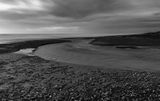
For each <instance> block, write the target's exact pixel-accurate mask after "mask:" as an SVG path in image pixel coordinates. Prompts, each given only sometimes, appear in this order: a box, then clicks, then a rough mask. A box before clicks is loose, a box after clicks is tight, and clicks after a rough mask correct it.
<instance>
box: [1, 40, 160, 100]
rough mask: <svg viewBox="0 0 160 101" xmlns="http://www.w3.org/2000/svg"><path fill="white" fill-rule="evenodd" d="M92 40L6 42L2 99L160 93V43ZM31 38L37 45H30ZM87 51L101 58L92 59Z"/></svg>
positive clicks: (127, 97) (123, 97) (107, 97)
mask: <svg viewBox="0 0 160 101" xmlns="http://www.w3.org/2000/svg"><path fill="white" fill-rule="evenodd" d="M91 41H93V39H92V38H89V39H88V38H87V39H84V38H79V39H73V38H71V39H69V38H67V39H65V40H64V39H63V40H60V41H59V39H58V41H55V40H52V41H51V40H49V41H48V40H45V41H41V40H38V42H37V41H36V40H34V41H29V42H27V41H25V42H20V43H12V44H2V45H1V48H5V50H7V49H8V48H7V47H9V51H7V52H6V53H4V51H2V53H1V55H0V67H1V68H0V99H1V100H2V101H8V100H12V101H17V100H19V101H62V100H63V101H97V100H100V101H144V100H151V101H157V99H159V93H160V86H159V83H160V82H159V81H160V76H159V75H160V72H159V68H158V66H159V49H158V48H148V47H147V48H144V47H143V48H141V49H132V48H128V47H127V48H122V49H121V48H116V47H115V46H106V47H104V46H103V47H102V46H97V45H92V44H90V42H91ZM31 42H32V43H34V46H33V45H29V43H31ZM57 42H58V43H57ZM24 44H25V45H24ZM11 46H12V47H11ZM23 46H24V47H23ZM12 49H13V50H12ZM42 50H43V51H42ZM47 50H48V51H47ZM40 52H41V54H40ZM43 52H45V54H44V53H43ZM46 53H47V54H46ZM51 53H52V54H51ZM68 53H70V54H69V55H68ZM71 53H72V54H71ZM84 56H86V57H84ZM99 56H100V57H101V58H100V57H99ZM88 57H91V58H96V59H90V60H89V58H88ZM103 57H105V59H104V58H103ZM66 58H67V59H66ZM102 58H103V59H102ZM99 60H102V61H99Z"/></svg>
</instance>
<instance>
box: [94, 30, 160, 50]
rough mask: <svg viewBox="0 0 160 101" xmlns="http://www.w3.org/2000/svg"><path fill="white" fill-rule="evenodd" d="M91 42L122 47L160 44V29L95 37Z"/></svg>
mask: <svg viewBox="0 0 160 101" xmlns="http://www.w3.org/2000/svg"><path fill="white" fill-rule="evenodd" d="M91 44H93V45H101V46H118V47H121V48H125V47H132V48H136V47H137V46H156V47H157V46H160V31H159V32H150V33H145V34H136V35H117V36H106V37H98V38H95V39H94V40H93V41H92V42H91Z"/></svg>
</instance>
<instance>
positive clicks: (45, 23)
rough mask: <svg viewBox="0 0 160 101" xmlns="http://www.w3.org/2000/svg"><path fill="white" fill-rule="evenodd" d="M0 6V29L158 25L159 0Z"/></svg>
mask: <svg viewBox="0 0 160 101" xmlns="http://www.w3.org/2000/svg"><path fill="white" fill-rule="evenodd" d="M0 7H1V8H0V23H1V25H0V33H53V34H54V33H75V34H91V35H93V34H97V35H99V34H104V35H105V34H106V35H107V34H119V33H124V34H129V33H140V32H148V31H157V30H159V27H160V19H159V17H160V1H159V0H45V1H44V0H0ZM8 28H9V29H8Z"/></svg>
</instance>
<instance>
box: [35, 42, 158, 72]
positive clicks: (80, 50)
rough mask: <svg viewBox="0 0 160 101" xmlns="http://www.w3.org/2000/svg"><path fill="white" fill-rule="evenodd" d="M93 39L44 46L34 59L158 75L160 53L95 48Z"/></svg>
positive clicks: (154, 51) (104, 47) (149, 50)
mask: <svg viewBox="0 0 160 101" xmlns="http://www.w3.org/2000/svg"><path fill="white" fill-rule="evenodd" d="M91 41H92V39H77V40H72V42H70V43H60V44H53V45H51V44H50V45H45V46H42V47H39V48H38V49H37V50H36V51H35V55H37V56H40V57H42V58H44V59H48V60H56V61H59V62H65V63H72V64H80V65H88V66H98V67H103V68H112V69H113V68H114V69H127V70H143V71H146V70H148V71H159V70H160V67H159V66H160V62H159V61H160V49H158V48H141V49H119V48H116V47H114V46H95V45H92V44H89V43H90V42H91Z"/></svg>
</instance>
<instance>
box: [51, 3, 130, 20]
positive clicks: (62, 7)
mask: <svg viewBox="0 0 160 101" xmlns="http://www.w3.org/2000/svg"><path fill="white" fill-rule="evenodd" d="M53 3H54V6H53V7H52V9H51V13H52V14H53V15H56V16H60V17H72V18H83V17H86V16H89V15H92V14H95V13H106V12H107V13H112V12H118V11H121V10H126V9H129V8H130V7H131V5H128V2H126V1H125V0H53Z"/></svg>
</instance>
